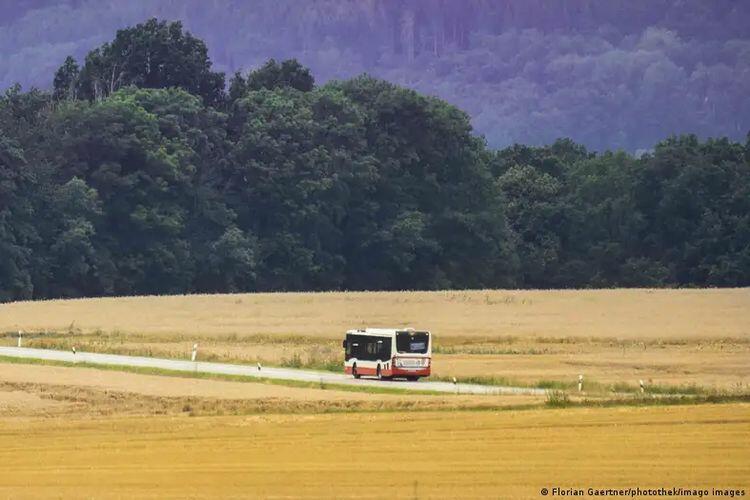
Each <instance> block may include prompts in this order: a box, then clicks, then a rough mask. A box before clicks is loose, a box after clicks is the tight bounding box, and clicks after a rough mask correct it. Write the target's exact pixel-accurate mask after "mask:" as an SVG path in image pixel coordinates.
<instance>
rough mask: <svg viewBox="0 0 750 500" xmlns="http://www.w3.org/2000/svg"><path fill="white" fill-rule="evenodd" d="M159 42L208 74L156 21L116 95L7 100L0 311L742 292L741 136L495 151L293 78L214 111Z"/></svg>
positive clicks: (410, 108)
mask: <svg viewBox="0 0 750 500" xmlns="http://www.w3.org/2000/svg"><path fill="white" fill-rule="evenodd" d="M163 30H166V32H163ZM165 33H166V34H165ZM164 36H167V37H168V38H164ZM133 37H134V38H133ZM130 39H133V40H135V42H134V45H132V47H136V46H137V47H141V48H144V47H150V48H149V52H148V53H149V54H151V56H149V57H147V58H146V59H145V60H148V61H150V64H154V68H155V69H153V71H151V70H149V71H146V72H143V71H141V73H138V71H136V68H138V67H140V69H141V70H143V69H144V68H143V67H142V66H139V65H138V64H140V63H138V64H136V63H135V62H134V61H136V60H137V57H136V56H133V57H131V56H130V55H128V50H125V48H127V47H131V46H130V45H127V44H125V42H124V40H130ZM165 40H172V41H174V40H183V42H184V44H183V45H182V46H183V47H184V46H192V47H194V48H195V47H197V49H196V51H197V53H199V54H200V53H202V54H203V56H205V47H204V46H203V44H202V42H200V41H199V40H195V39H192V37H190V36H189V35H183V34H182V32H181V30H180V29H179V25H175V24H167V23H162V22H156V21H154V22H148V23H146V24H144V25H139V26H137V27H135V28H133V29H130V30H125V31H124V32H120V33H118V36H117V39H116V40H115V41H114V42H112V43H111V44H105V45H104V46H103V48H102V49H100V50H99V51H98V52H97V54H98V55H96V57H102V58H103V59H101V60H107V61H110V62H114V61H115V60H117V61H120V62H122V61H126V62H127V64H126V65H125V66H127V67H128V68H130V69H128V70H127V71H125V70H124V69H123V68H124V67H125V66H122V67H120V69H121V70H122V74H123V75H129V76H127V79H126V78H125V77H124V76H123V81H122V82H121V84H118V87H120V88H115V87H112V88H110V89H109V90H107V92H103V93H101V94H98V95H88V96H87V95H86V92H87V91H86V90H85V89H87V88H88V89H89V90H90V89H91V82H92V80H91V78H93V76H92V75H94V73H92V71H93V69H92V68H93V67H94V66H89V67H88V68H87V66H88V65H89V63H90V62H91V60H87V62H86V65H84V67H83V68H82V69H81V70H80V71H79V70H78V67H77V65H76V63H75V61H74V60H72V59H67V60H66V61H65V63H64V64H63V66H62V67H61V68H60V70H59V71H58V72H57V74H56V75H55V82H56V86H55V91H54V93H52V94H47V93H45V92H41V91H38V90H31V91H29V92H22V91H21V89H20V88H19V87H18V86H14V87H12V88H10V89H8V90H7V91H6V92H5V93H4V94H3V95H2V96H1V97H0V301H8V300H17V299H29V298H48V297H76V296H100V295H123V294H124V295H128V294H152V293H185V292H226V291H247V290H340V289H356V290H362V289H385V290H392V289H439V288H479V287H509V286H519V287H542V288H547V287H593V286H596V287H609V286H739V285H748V284H750V136H749V137H748V138H747V142H746V143H744V144H740V143H737V142H732V141H730V140H728V139H711V140H706V141H701V140H699V139H698V138H696V137H695V136H693V135H683V136H672V137H669V138H667V139H666V140H664V141H662V142H660V143H658V144H657V145H656V146H655V148H654V149H653V152H651V153H646V154H642V155H639V156H634V155H631V154H628V153H626V152H623V151H615V152H611V151H605V152H603V153H594V152H590V151H589V150H587V149H586V148H585V147H583V146H581V145H579V144H576V143H574V142H572V141H570V140H568V139H563V140H558V141H555V142H554V143H552V144H551V145H549V146H543V147H531V146H524V145H514V146H511V147H508V148H505V149H502V150H491V149H488V148H487V146H486V144H485V142H484V140H483V139H482V138H480V137H477V136H476V135H474V133H473V130H472V127H471V125H470V121H469V117H468V115H467V114H466V113H464V112H463V111H461V110H459V109H457V108H455V107H453V106H451V105H449V104H447V103H446V102H444V101H442V100H440V99H437V98H434V97H426V96H424V95H421V94H419V93H418V92H415V91H414V90H410V89H406V88H403V87H400V86H398V85H394V84H392V83H389V82H386V81H383V80H380V79H377V78H373V77H370V76H360V77H357V78H354V79H350V80H345V81H335V82H329V83H328V84H325V85H323V86H315V85H314V81H313V78H312V76H311V74H310V72H309V70H307V69H306V68H304V67H302V66H300V65H299V63H297V62H296V61H282V62H281V63H278V62H275V61H273V60H271V61H269V62H268V63H267V64H266V65H264V66H262V67H260V68H259V69H257V70H255V71H253V72H251V73H249V74H247V75H245V76H243V75H241V74H239V75H237V76H236V77H235V78H234V79H233V80H232V84H231V86H230V89H229V95H228V96H227V95H225V94H224V89H223V87H222V86H218V87H210V86H209V88H213V89H214V90H212V91H211V92H209V93H208V94H206V93H204V90H205V89H206V88H207V87H205V86H203V84H201V83H196V82H198V80H196V79H195V78H194V77H196V75H199V73H198V74H194V75H182V76H180V75H177V74H175V73H173V72H172V70H171V69H169V64H167V63H168V59H169V57H171V56H169V54H170V53H171V51H173V50H178V51H179V50H182V49H179V46H180V44H177V45H176V46H172V45H170V43H171V42H170V43H167V42H166V41H165ZM185 40H190V41H188V42H186V41H185ZM181 43H182V42H181ZM163 44H166V45H165V46H162V45H163ZM185 44H187V45H185ZM113 47H119V48H118V49H117V50H115V49H113ZM121 49H122V50H124V52H119V51H120V50H121ZM140 50H141V49H138V51H140ZM116 53H120V55H121V56H122V57H120V56H117V57H115V54H116ZM122 54H125V55H124V56H123V55H122ZM141 55H142V53H141ZM203 56H200V57H198V58H197V59H195V60H202V61H203V62H204V63H206V64H208V62H207V59H206V58H205V57H203ZM138 57H141V56H140V55H139V56H138ZM162 58H165V59H162ZM143 61H144V59H141V62H143ZM120 62H118V63H116V64H120ZM165 64H166V65H165ZM198 67H199V68H204V69H207V68H208V66H206V65H205V64H198ZM99 74H100V75H103V74H104V73H99ZM154 75H156V76H154ZM204 75H205V74H204ZM205 81H214V83H216V82H219V81H223V75H221V74H218V76H216V77H215V79H214V78H213V77H210V78H208V79H207V80H205ZM126 82H127V85H126V84H125V83H126ZM85 97H89V98H85Z"/></svg>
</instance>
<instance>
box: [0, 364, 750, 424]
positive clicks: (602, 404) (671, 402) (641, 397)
mask: <svg viewBox="0 0 750 500" xmlns="http://www.w3.org/2000/svg"><path fill="white" fill-rule="evenodd" d="M0 363H11V364H23V365H46V366H63V367H78V368H95V369H99V370H110V371H121V372H128V373H136V374H143V375H159V376H169V377H179V378H198V379H208V380H225V381H234V382H249V383H262V384H270V385H280V386H287V387H298V388H307V389H318V390H321V389H322V390H341V391H348V392H365V393H371V394H397V395H407V394H408V395H431V396H443V397H444V398H448V399H450V397H451V396H452V394H451V393H436V392H431V391H408V390H404V389H397V388H388V387H369V386H367V387H365V386H362V387H358V386H347V385H339V384H322V385H321V384H319V383H314V382H300V381H289V380H278V379H268V378H252V377H243V376H238V375H220V374H206V373H191V372H180V371H174V370H164V369H157V368H144V367H128V366H118V365H99V364H92V363H70V362H65V361H50V360H36V359H26V358H13V357H6V356H0ZM436 401H437V400H436ZM406 403H409V402H408V401H407V402H406ZM723 403H750V394H731V393H718V392H717V393H714V394H699V395H695V394H693V395H690V394H687V395H655V394H634V395H618V396H613V397H577V396H576V395H573V396H570V395H569V394H568V393H566V392H564V391H560V390H550V391H549V392H548V393H547V397H546V401H542V402H529V403H528V404H514V405H508V404H491V403H490V404H467V405H461V406H460V407H456V406H451V405H450V404H446V405H440V406H435V405H432V404H419V403H417V402H416V401H414V402H411V403H409V404H407V405H406V406H404V405H401V404H394V405H379V406H373V405H364V406H362V407H359V406H356V405H355V406H343V407H341V406H336V405H324V406H322V407H316V408H305V407H300V408H298V409H297V410H299V411H297V410H295V411H292V410H287V411H280V409H274V410H271V412H274V413H275V412H280V413H289V412H291V413H298V412H301V413H337V412H390V411H458V410H460V411H509V410H531V409H542V408H547V409H565V408H611V407H641V406H643V407H645V406H677V405H701V404H723ZM268 410H269V409H262V410H261V409H252V410H248V409H245V410H243V411H241V412H240V413H237V414H254V413H267V412H268ZM230 413H231V412H230ZM191 414H193V412H191ZM197 414H209V413H203V412H198V413H197Z"/></svg>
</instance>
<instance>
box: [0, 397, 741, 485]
mask: <svg viewBox="0 0 750 500" xmlns="http://www.w3.org/2000/svg"><path fill="white" fill-rule="evenodd" d="M0 460H1V461H2V463H3V464H4V465H3V467H2V469H1V470H0V495H1V496H4V497H13V498H20V497H34V496H54V497H58V496H64V497H76V498H83V497H97V498H104V497H109V498H113V497H137V498H212V497H215V496H236V497H244V498H248V497H255V498H258V497H262V498H292V497H293V498H410V499H412V498H499V497H502V498H539V497H540V493H539V492H540V490H541V488H544V487H546V488H552V487H563V488H565V487H574V488H588V487H595V488H616V487H641V488H643V487H666V488H671V487H673V486H674V487H682V488H691V487H695V488H711V487H721V488H730V487H734V488H745V489H747V488H748V487H750V479H748V478H750V406H749V405H747V404H726V405H706V406H699V407H658V408H624V409H575V410H542V411H518V412H499V413H498V412H469V413H465V412H455V413H450V414H446V413H443V412H440V413H417V414H403V413H395V414H393V413H380V414H336V415H310V416H306V417H300V416H284V415H270V416H249V417H211V418H206V417H197V418H188V417H162V418H158V419H141V418H129V419H107V420H99V419H93V420H70V421H62V420H60V421H54V422H51V421H49V420H33V419H32V420H28V419H4V420H0Z"/></svg>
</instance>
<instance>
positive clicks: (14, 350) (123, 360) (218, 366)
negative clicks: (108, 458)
mask: <svg viewBox="0 0 750 500" xmlns="http://www.w3.org/2000/svg"><path fill="white" fill-rule="evenodd" d="M0 356H8V357H13V358H30V359H44V360H51V361H65V362H68V363H90V364H97V365H116V366H134V367H145V368H160V369H164V370H174V371H180V372H201V373H214V374H219V375H240V376H244V377H254V378H269V379H280V380H297V381H301V382H315V383H323V384H342V385H352V386H371V387H384V388H398V389H407V390H412V391H434V392H447V393H459V394H533V395H543V394H545V391H544V390H543V389H530V388H524V387H501V386H489V385H476V384H452V383H450V382H431V381H428V380H422V381H419V382H406V381H399V380H389V381H380V380H374V379H359V380H355V379H354V378H352V377H351V376H348V375H345V374H343V373H331V372H318V371H311V370H295V369H290V368H270V367H265V366H264V367H262V369H260V370H258V367H257V366H250V365H233V364H229V363H209V362H205V361H189V360H179V359H164V358H145V357H140V356H120V355H118V354H97V353H91V352H77V353H75V354H73V352H72V351H54V350H50V349H29V348H25V347H0Z"/></svg>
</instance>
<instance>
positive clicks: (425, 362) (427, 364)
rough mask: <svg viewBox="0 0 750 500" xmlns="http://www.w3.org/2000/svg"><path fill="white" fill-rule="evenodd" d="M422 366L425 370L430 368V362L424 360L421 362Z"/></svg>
mask: <svg viewBox="0 0 750 500" xmlns="http://www.w3.org/2000/svg"><path fill="white" fill-rule="evenodd" d="M422 366H424V367H425V368H427V367H429V366H430V360H429V359H428V358H425V359H424V361H422Z"/></svg>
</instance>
